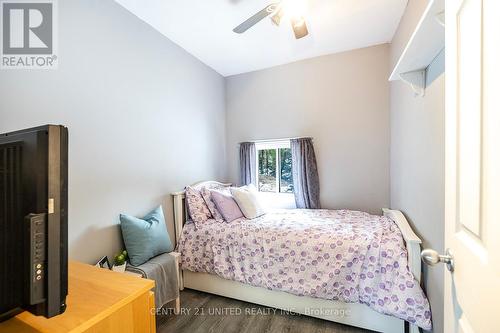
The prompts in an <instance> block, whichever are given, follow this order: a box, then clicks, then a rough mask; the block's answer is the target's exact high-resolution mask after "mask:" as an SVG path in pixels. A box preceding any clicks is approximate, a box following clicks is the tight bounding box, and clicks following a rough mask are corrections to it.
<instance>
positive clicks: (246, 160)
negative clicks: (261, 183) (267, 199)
mask: <svg viewBox="0 0 500 333" xmlns="http://www.w3.org/2000/svg"><path fill="white" fill-rule="evenodd" d="M256 155H257V153H256V150H255V143H254V142H242V143H240V184H241V185H248V184H254V185H257V184H256V183H257V179H256V178H257V173H256V172H257V170H256V166H257V160H256Z"/></svg>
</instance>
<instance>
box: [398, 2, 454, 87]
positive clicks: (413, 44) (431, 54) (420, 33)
mask: <svg viewBox="0 0 500 333" xmlns="http://www.w3.org/2000/svg"><path fill="white" fill-rule="evenodd" d="M444 6H445V5H444V0H431V1H429V4H428V5H427V8H426V9H425V11H424V14H423V15H422V18H421V19H420V21H419V22H418V24H417V28H416V29H415V31H414V32H413V34H412V36H411V38H410V40H409V42H408V44H407V45H406V47H405V49H404V51H403V53H402V54H401V57H400V58H399V60H398V62H397V64H396V66H395V67H394V69H393V71H392V74H391V76H390V77H389V81H396V80H402V81H404V82H406V83H408V84H409V85H410V86H411V87H412V89H413V90H414V91H415V93H416V94H417V95H419V96H423V95H424V93H425V86H426V84H425V82H426V73H427V67H428V66H429V65H430V64H431V63H432V61H433V60H434V59H435V58H436V56H437V55H438V54H439V53H440V52H441V50H442V49H443V48H444V42H445V39H444V8H445V7H444Z"/></svg>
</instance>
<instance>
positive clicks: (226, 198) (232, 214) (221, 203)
mask: <svg viewBox="0 0 500 333" xmlns="http://www.w3.org/2000/svg"><path fill="white" fill-rule="evenodd" d="M210 192H211V193H212V201H213V202H214V204H215V206H216V207H217V210H218V211H219V212H220V213H221V215H222V217H223V218H224V220H226V222H232V221H234V220H236V219H239V218H241V217H243V213H242V212H241V209H240V207H238V204H237V203H236V201H234V199H233V197H232V196H231V195H228V194H224V193H221V192H218V191H210Z"/></svg>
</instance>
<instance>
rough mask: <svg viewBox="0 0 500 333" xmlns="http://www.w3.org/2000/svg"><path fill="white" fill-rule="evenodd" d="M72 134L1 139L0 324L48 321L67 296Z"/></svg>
mask: <svg viewBox="0 0 500 333" xmlns="http://www.w3.org/2000/svg"><path fill="white" fill-rule="evenodd" d="M67 245H68V130H67V128H66V127H64V126H55V125H46V126H41V127H37V128H31V129H27V130H21V131H16V132H11V133H6V134H1V135H0V321H4V320H6V319H8V318H10V317H12V316H13V315H15V314H17V313H19V312H21V311H24V310H26V311H30V312H31V313H33V314H35V315H41V316H45V317H47V318H50V317H53V316H56V315H58V314H61V313H63V312H64V310H65V309H66V296H67V294H68V247H67Z"/></svg>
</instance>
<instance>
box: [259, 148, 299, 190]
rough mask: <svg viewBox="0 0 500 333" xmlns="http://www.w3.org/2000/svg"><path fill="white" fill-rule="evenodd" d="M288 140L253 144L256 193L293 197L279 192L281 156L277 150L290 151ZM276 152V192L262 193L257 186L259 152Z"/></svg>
mask: <svg viewBox="0 0 500 333" xmlns="http://www.w3.org/2000/svg"><path fill="white" fill-rule="evenodd" d="M290 148H291V145H290V140H274V141H261V142H255V152H256V158H255V160H256V161H255V163H256V165H255V173H256V175H255V179H256V182H257V191H259V192H260V193H271V194H283V195H293V193H290V192H281V154H280V153H279V149H290ZM271 149H274V150H276V191H275V192H262V191H261V190H260V186H259V151H260V150H271Z"/></svg>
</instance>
